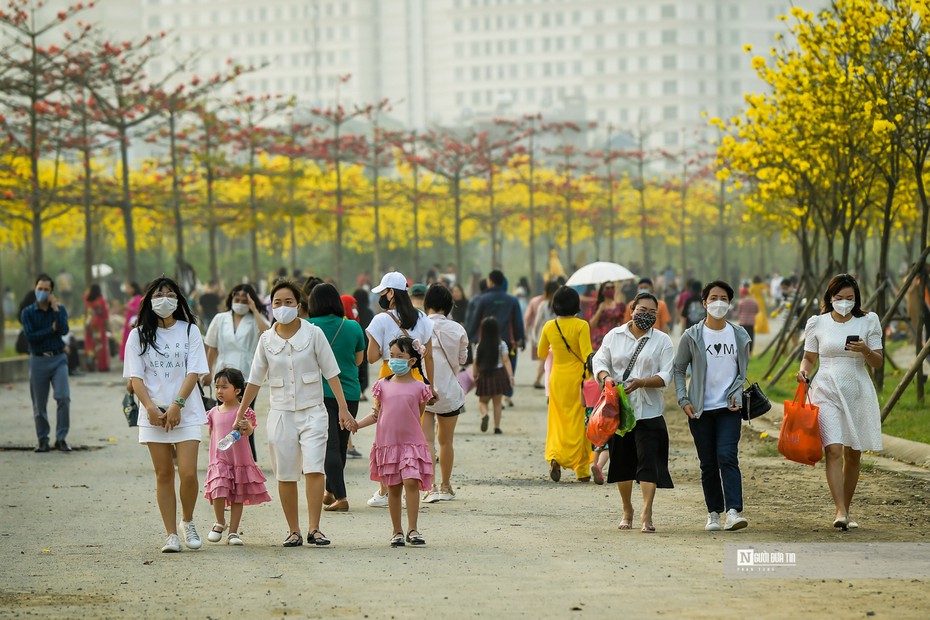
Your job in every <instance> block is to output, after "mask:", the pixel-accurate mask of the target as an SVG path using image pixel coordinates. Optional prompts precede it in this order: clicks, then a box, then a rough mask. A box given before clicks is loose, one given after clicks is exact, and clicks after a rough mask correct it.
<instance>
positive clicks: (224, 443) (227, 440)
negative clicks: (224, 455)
mask: <svg viewBox="0 0 930 620" xmlns="http://www.w3.org/2000/svg"><path fill="white" fill-rule="evenodd" d="M240 437H242V434H241V433H239V431H237V430H235V429H233V431H232V432H230V433H229V434H228V435H226V436H225V437H223V438H222V439H220V442H219V443H218V444H216V449H217V450H224V451H225V450H229V448H230V447H231V446H232V445H233V444H234V443H236V442H237V441H239V438H240Z"/></svg>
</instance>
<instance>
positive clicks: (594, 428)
mask: <svg viewBox="0 0 930 620" xmlns="http://www.w3.org/2000/svg"><path fill="white" fill-rule="evenodd" d="M619 427H620V397H619V396H618V395H617V386H616V385H614V382H613V381H611V380H610V379H607V380H606V381H605V382H604V389H603V390H602V391H601V396H600V398H598V399H597V404H596V405H595V406H594V411H593V412H592V413H591V419H590V420H588V428H587V430H586V431H585V434H586V435H587V437H588V441H590V442H591V443H593V444H594V445H595V446H603V445H604V444H606V443H607V441H608V440H609V439H610V438H611V437H613V435H614V433H616V432H617V429H618V428H619Z"/></svg>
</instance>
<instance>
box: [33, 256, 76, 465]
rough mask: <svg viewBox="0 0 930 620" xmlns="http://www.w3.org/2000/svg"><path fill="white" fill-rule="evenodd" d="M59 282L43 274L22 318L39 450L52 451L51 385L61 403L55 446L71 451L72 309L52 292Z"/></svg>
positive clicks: (64, 450) (37, 281)
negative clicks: (67, 342) (68, 345)
mask: <svg viewBox="0 0 930 620" xmlns="http://www.w3.org/2000/svg"><path fill="white" fill-rule="evenodd" d="M54 290H55V282H54V281H53V280H52V278H51V276H49V275H47V274H44V273H43V274H41V275H40V276H39V277H38V278H36V286H35V294H36V301H35V303H34V304H31V305H29V306H27V307H26V308H24V309H23V311H22V314H21V315H20V321H21V322H22V324H23V333H25V334H26V340H27V341H28V342H29V391H30V393H31V394H32V415H33V418H34V419H35V424H36V436H37V437H38V439H39V447H38V448H36V452H48V451H49V445H48V435H49V431H50V430H51V428H50V426H49V423H48V412H47V410H46V407H47V406H48V391H49V385H51V387H52V389H53V390H54V392H55V402H56V403H58V418H57V422H56V424H55V448H56V449H57V450H61V451H62V452H70V451H71V448H70V446H68V442H67V441H66V440H65V438H66V437H67V436H68V427H69V425H70V420H71V388H70V386H69V385H68V356H67V355H66V354H65V344H64V341H63V340H62V336H65V335H66V334H67V333H68V311H67V310H65V307H64V306H60V305H59V304H58V300H57V299H55V295H54V294H53V292H52V291H54Z"/></svg>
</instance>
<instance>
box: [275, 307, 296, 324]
mask: <svg viewBox="0 0 930 620" xmlns="http://www.w3.org/2000/svg"><path fill="white" fill-rule="evenodd" d="M271 314H272V315H274V320H275V321H277V322H278V323H281V324H282V325H287V324H288V323H290V322H291V321H293V320H294V319H296V318H297V306H278V307H277V308H275V309H274V310H272V311H271Z"/></svg>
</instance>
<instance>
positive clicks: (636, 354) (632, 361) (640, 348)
mask: <svg viewBox="0 0 930 620" xmlns="http://www.w3.org/2000/svg"><path fill="white" fill-rule="evenodd" d="M648 340H649V336H646V337H645V338H643V339H642V340H640V341H639V345H638V346H637V347H636V351H635V352H634V353H633V357H631V358H630V363H629V364H627V367H626V370H625V371H623V379H622V381H626V380H627V379H629V378H630V373H631V372H633V365H634V364H635V363H636V358H637V357H639V354H640V353H642V351H643V347H645V346H646V342H647V341H648Z"/></svg>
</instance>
